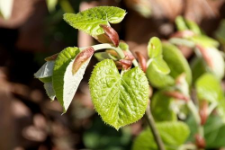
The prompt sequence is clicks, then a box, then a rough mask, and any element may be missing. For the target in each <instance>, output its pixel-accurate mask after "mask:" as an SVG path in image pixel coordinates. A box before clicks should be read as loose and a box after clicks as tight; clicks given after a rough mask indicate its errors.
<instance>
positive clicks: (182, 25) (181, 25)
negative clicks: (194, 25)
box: [175, 16, 188, 31]
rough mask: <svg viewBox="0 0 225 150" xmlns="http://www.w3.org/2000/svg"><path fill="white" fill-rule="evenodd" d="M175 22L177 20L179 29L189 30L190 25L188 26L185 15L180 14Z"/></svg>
mask: <svg viewBox="0 0 225 150" xmlns="http://www.w3.org/2000/svg"><path fill="white" fill-rule="evenodd" d="M175 22H176V26H177V29H178V30H179V31H184V30H188V27H187V25H186V23H185V20H184V18H183V17H181V16H178V17H177V18H176V20H175Z"/></svg>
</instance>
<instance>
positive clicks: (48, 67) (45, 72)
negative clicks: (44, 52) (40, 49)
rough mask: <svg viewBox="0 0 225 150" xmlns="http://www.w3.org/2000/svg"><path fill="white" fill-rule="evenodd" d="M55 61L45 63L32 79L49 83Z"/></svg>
mask: <svg viewBox="0 0 225 150" xmlns="http://www.w3.org/2000/svg"><path fill="white" fill-rule="evenodd" d="M54 65H55V61H47V62H46V63H45V64H44V65H43V66H42V67H41V68H40V69H39V70H38V71H37V72H36V73H35V74H34V77H35V78H38V79H39V80H40V81H42V82H44V83H45V82H51V81H52V74H53V68H54Z"/></svg>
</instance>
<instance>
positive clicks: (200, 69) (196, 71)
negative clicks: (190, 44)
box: [190, 57, 208, 83]
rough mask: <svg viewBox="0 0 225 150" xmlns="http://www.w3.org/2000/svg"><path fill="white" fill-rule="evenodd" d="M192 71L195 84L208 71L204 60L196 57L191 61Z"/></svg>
mask: <svg viewBox="0 0 225 150" xmlns="http://www.w3.org/2000/svg"><path fill="white" fill-rule="evenodd" d="M190 66H191V70H192V76H193V83H195V81H196V80H197V79H198V78H199V77H200V76H201V75H203V74H204V73H206V72H207V71H208V69H207V67H206V65H205V64H204V60H203V58H199V57H195V58H194V59H193V60H192V61H191V64H190Z"/></svg>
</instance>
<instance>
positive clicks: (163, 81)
mask: <svg viewBox="0 0 225 150" xmlns="http://www.w3.org/2000/svg"><path fill="white" fill-rule="evenodd" d="M171 71H172V70H171ZM146 76H147V77H148V80H149V81H150V83H151V85H152V86H154V87H157V88H165V87H167V86H171V85H173V84H174V83H175V80H174V79H173V78H172V77H171V76H170V75H168V74H163V73H160V72H159V71H157V70H156V69H155V67H154V66H153V64H152V63H151V64H150V65H149V66H148V68H147V71H146Z"/></svg>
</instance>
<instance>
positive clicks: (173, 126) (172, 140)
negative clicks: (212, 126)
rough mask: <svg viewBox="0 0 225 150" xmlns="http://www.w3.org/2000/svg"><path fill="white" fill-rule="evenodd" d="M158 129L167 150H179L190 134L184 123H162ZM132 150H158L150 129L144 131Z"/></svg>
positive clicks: (158, 124)
mask: <svg viewBox="0 0 225 150" xmlns="http://www.w3.org/2000/svg"><path fill="white" fill-rule="evenodd" d="M156 127H157V129H158V131H159V135H160V136H161V138H162V141H163V143H164V145H165V148H166V150H178V149H179V146H181V145H182V144H184V142H185V141H186V139H187V138H188V135H189V133H190V131H189V128H188V126H187V125H186V124H185V123H183V122H161V123H157V124H156ZM132 150H158V147H157V145H156V142H155V140H154V137H153V135H152V132H151V131H150V130H149V129H146V130H144V131H142V132H141V134H139V135H138V137H137V138H136V140H135V141H134V144H133V146H132Z"/></svg>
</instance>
